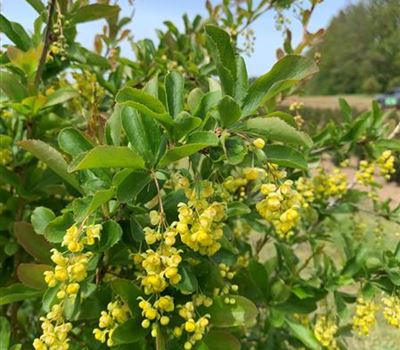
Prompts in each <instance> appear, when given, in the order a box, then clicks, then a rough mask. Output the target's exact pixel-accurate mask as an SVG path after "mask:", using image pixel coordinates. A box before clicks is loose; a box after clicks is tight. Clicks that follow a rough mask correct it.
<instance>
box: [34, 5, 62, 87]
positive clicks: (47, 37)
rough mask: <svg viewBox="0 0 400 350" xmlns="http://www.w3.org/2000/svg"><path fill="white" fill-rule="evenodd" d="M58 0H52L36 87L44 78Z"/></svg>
mask: <svg viewBox="0 0 400 350" xmlns="http://www.w3.org/2000/svg"><path fill="white" fill-rule="evenodd" d="M56 1H57V0H51V2H50V7H49V12H48V17H47V24H46V30H45V33H44V46H43V50H42V55H41V56H40V61H39V65H38V68H37V71H36V75H35V80H34V86H35V88H37V87H38V86H39V82H40V79H41V78H42V72H43V68H44V65H45V63H46V58H47V53H48V51H49V47H50V34H51V22H52V18H53V14H54V9H55V6H56Z"/></svg>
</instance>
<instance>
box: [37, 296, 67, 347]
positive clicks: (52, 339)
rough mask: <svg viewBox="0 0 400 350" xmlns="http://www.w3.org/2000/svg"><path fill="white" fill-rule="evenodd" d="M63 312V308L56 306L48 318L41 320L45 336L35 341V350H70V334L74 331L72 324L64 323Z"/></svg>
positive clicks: (48, 314)
mask: <svg viewBox="0 0 400 350" xmlns="http://www.w3.org/2000/svg"><path fill="white" fill-rule="evenodd" d="M63 312H64V308H63V306H62V305H60V304H55V305H53V307H52V308H51V311H50V312H48V313H47V315H46V317H41V318H40V321H42V332H43V334H42V335H41V336H40V338H36V339H35V340H34V341H33V348H34V349H35V350H68V349H69V339H68V333H69V332H70V331H71V329H72V324H71V323H69V322H67V323H66V322H65V321H64V318H63Z"/></svg>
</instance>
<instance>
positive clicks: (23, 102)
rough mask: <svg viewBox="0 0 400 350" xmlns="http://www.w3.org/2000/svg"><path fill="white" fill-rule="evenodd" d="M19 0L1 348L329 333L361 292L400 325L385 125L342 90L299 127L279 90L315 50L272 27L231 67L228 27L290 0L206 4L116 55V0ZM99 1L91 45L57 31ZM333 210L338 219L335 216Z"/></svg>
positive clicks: (5, 135)
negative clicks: (252, 61) (270, 56)
mask: <svg viewBox="0 0 400 350" xmlns="http://www.w3.org/2000/svg"><path fill="white" fill-rule="evenodd" d="M28 2H29V3H30V4H31V5H32V6H33V7H34V8H35V9H36V10H37V12H38V18H37V19H36V21H35V26H34V28H35V31H34V33H33V34H32V35H31V36H30V35H29V34H28V33H27V32H26V31H25V30H24V28H23V27H22V26H21V25H19V24H18V23H15V22H11V21H10V20H8V19H6V18H5V17H3V16H1V17H0V19H1V22H0V25H1V27H0V29H1V31H2V32H3V33H5V35H6V36H7V37H8V38H9V40H10V41H12V43H13V45H10V46H8V47H7V48H6V50H5V52H3V53H2V56H1V70H0V72H1V79H0V89H1V91H2V94H1V118H0V133H1V134H0V146H1V166H0V171H1V177H0V185H1V188H0V198H1V211H0V231H1V240H0V249H1V250H2V254H1V261H0V262H1V267H2V268H1V273H0V281H1V287H0V307H1V308H0V312H1V314H2V316H0V327H1V328H0V342H1V344H2V346H3V347H4V348H6V349H7V348H10V349H13V350H17V349H31V348H32V347H33V348H34V349H36V350H62V349H106V348H109V347H110V348H113V349H115V350H124V349H132V348H135V349H143V350H149V349H157V350H164V349H186V350H190V349H199V350H219V349H232V350H236V349H274V350H277V349H301V348H307V349H323V348H325V349H346V344H347V341H348V338H349V337H351V336H353V335H357V334H359V335H367V334H369V333H370V332H372V329H373V326H374V324H375V323H376V314H377V313H378V311H379V312H382V315H383V317H384V319H385V322H387V323H388V324H390V326H393V327H397V328H399V327H400V296H399V286H400V268H399V264H400V244H399V243H398V237H396V236H395V235H393V237H386V236H384V232H383V231H384V225H391V226H392V227H394V225H396V224H399V223H400V205H397V207H396V206H395V205H394V204H393V203H391V202H390V201H389V200H382V199H381V198H380V197H379V195H378V189H379V187H380V186H381V183H382V181H384V180H385V179H390V177H391V176H392V175H393V171H394V170H393V169H394V162H395V155H396V152H398V151H400V142H399V141H398V139H395V136H396V133H397V132H398V127H396V126H395V125H394V124H393V123H392V121H391V120H388V119H387V118H386V116H387V115H385V114H383V113H382V112H381V111H380V110H379V108H378V106H377V105H376V104H373V106H372V110H371V111H369V112H365V113H362V114H361V115H355V114H354V113H353V111H352V110H351V108H350V107H349V106H348V105H347V103H346V102H345V101H344V100H342V101H341V108H342V113H343V118H344V122H343V123H341V124H340V125H338V124H336V123H335V122H334V121H330V122H329V123H327V125H324V126H323V127H321V128H320V129H318V130H317V131H316V132H315V133H314V134H313V135H308V134H306V133H305V132H304V131H302V130H301V129H302V127H301V125H302V123H304V122H306V121H304V120H303V118H301V117H300V116H299V115H298V114H297V113H296V108H297V107H296V106H294V107H293V108H292V110H293V113H292V114H291V113H285V112H282V111H279V108H278V107H277V101H278V100H279V99H281V98H283V97H284V96H286V95H288V94H290V93H294V92H295V91H296V89H297V88H298V86H299V84H300V83H301V82H303V81H304V80H305V79H308V78H309V77H311V76H312V75H313V74H315V73H316V72H317V70H318V68H317V65H316V64H315V63H314V62H313V61H312V60H309V59H307V58H305V57H302V56H300V55H294V54H286V53H287V52H291V51H293V50H292V49H291V48H290V47H289V46H288V45H286V52H285V51H284V50H281V52H280V57H281V59H280V60H279V61H278V62H277V63H276V64H275V65H274V66H273V68H272V69H271V70H270V71H269V72H267V73H266V74H265V75H262V76H261V77H259V78H257V79H256V80H255V81H254V82H252V83H251V84H249V81H248V77H247V73H246V66H245V63H244V60H243V58H242V57H241V56H240V52H241V49H240V48H238V47H237V44H236V40H235V35H234V38H233V39H234V40H231V37H230V35H229V34H228V31H229V32H230V33H231V34H232V28H233V29H235V30H236V29H237V28H244V27H246V25H247V24H246V23H248V25H250V24H251V22H252V20H253V19H254V18H255V17H257V16H256V15H257V14H260V15H261V13H263V11H266V10H267V9H269V8H270V7H271V6H274V5H276V6H278V7H277V9H278V11H280V9H281V7H280V6H284V7H286V6H289V5H290V4H291V3H292V2H291V1H282V2H275V1H270V2H268V1H261V2H259V3H258V5H257V6H254V5H253V3H252V1H250V0H248V1H245V2H238V3H237V4H236V5H235V7H233V10H232V8H231V7H230V6H229V2H227V1H224V2H223V4H220V5H217V6H216V7H215V8H213V7H212V6H211V5H210V4H208V8H209V12H210V18H208V19H205V20H204V19H201V18H200V17H196V18H195V19H194V20H193V21H190V20H189V19H188V18H187V17H184V20H185V30H184V32H180V31H179V30H178V29H177V28H176V27H175V26H174V24H173V23H171V22H167V24H166V25H167V30H166V31H164V32H163V31H160V32H159V36H160V38H161V39H162V40H161V42H160V44H159V45H158V46H157V45H155V44H154V43H153V42H151V41H149V40H143V41H140V42H134V43H133V47H134V50H135V52H136V61H131V60H128V59H126V58H123V57H121V55H120V49H119V45H120V42H121V40H123V39H124V38H126V37H128V36H129V32H128V31H126V29H125V28H126V24H127V23H129V20H130V19H129V17H123V16H122V14H121V13H120V11H119V8H118V6H116V5H110V4H109V3H108V2H106V1H99V2H98V3H96V4H89V3H88V2H87V1H75V2H72V1H65V0H58V1H56V0H52V1H50V2H49V5H48V7H47V8H46V7H45V5H44V4H43V3H42V2H41V1H39V0H29V1H28ZM317 2H318V1H314V2H312V6H314V5H315V4H316V3H317ZM218 6H219V7H218ZM260 6H261V7H260ZM232 11H234V12H232ZM307 11H309V10H304V12H303V19H304V18H306V17H307V13H310V11H309V12H307ZM311 12H312V11H311ZM232 13H235V15H234V16H233V15H232ZM98 18H105V19H106V22H107V24H106V26H105V28H104V31H103V33H102V34H101V35H98V36H96V50H97V53H95V52H91V51H89V50H87V49H85V48H83V47H82V46H81V45H79V43H77V42H76V41H75V36H76V32H77V30H76V26H77V24H79V23H82V22H86V21H90V20H95V19H98ZM306 22H307V20H305V21H304V23H303V24H304V25H305V24H306ZM242 26H243V27H242ZM224 28H225V29H226V30H224ZM237 33H238V32H236V34H237ZM234 34H235V33H234ZM43 37H44V44H43V40H41V38H43ZM304 45H306V41H305V42H304V43H303V44H302V47H299V48H298V51H300V52H301V50H302V48H303V47H304ZM303 117H304V118H306V116H303ZM355 154H357V156H360V158H361V159H360V161H358V160H357V161H355V162H356V163H357V164H356V167H357V172H356V174H355V175H354V178H350V177H348V176H347V175H346V173H345V172H344V170H343V169H344V168H345V167H347V166H348V163H349V159H351V161H352V162H354V157H353V156H354V155H355ZM326 156H329V157H331V158H332V159H333V160H334V161H335V162H336V163H337V164H340V166H339V165H338V166H337V167H333V168H332V167H329V166H325V163H324V162H323V158H324V157H326ZM364 212H367V213H368V215H369V216H371V217H373V218H374V220H375V222H376V226H374V227H373V229H374V230H375V231H374V232H375V234H374V237H373V238H372V242H373V244H371V230H370V228H366V227H365V226H364V225H363V223H362V222H358V221H357V220H361V219H360V218H362V216H361V215H362V214H363V213H364ZM340 215H347V218H350V219H351V220H352V224H351V225H350V226H349V227H348V229H347V230H346V231H345V232H339V233H337V232H336V233H335V231H334V230H333V229H332V228H335V227H338V220H339V219H340ZM357 218H358V219H357ZM383 237H384V238H385V239H383Z"/></svg>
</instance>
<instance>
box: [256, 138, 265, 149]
mask: <svg viewBox="0 0 400 350" xmlns="http://www.w3.org/2000/svg"><path fill="white" fill-rule="evenodd" d="M253 145H254V147H256V148H258V149H263V148H264V146H265V141H264V140H263V139H260V138H258V139H255V140H254V141H253Z"/></svg>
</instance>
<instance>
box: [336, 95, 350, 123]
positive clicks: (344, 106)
mask: <svg viewBox="0 0 400 350" xmlns="http://www.w3.org/2000/svg"><path fill="white" fill-rule="evenodd" d="M339 106H340V110H341V112H342V115H343V119H344V121H345V122H346V123H350V122H351V120H352V119H353V110H352V109H351V107H350V105H349V104H348V103H347V101H346V100H345V99H344V98H339Z"/></svg>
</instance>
